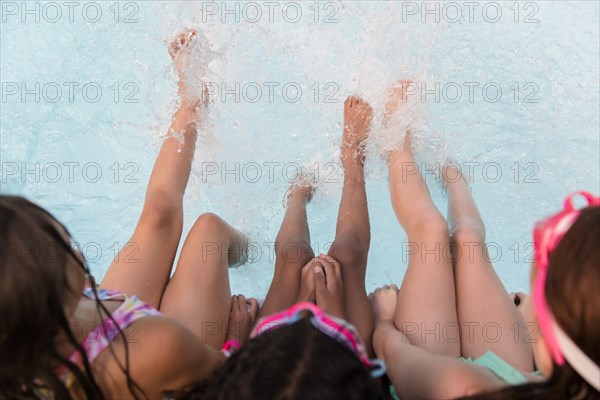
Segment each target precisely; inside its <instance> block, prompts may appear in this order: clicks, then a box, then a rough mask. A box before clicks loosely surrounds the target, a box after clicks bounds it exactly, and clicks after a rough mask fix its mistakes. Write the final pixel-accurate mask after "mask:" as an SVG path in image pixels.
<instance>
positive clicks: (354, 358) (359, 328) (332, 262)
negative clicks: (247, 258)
mask: <svg viewBox="0 0 600 400" xmlns="http://www.w3.org/2000/svg"><path fill="white" fill-rule="evenodd" d="M344 115H345V128H344V135H343V139H342V149H341V150H342V164H343V168H344V189H343V193H342V200H341V204H340V210H339V216H338V221H337V229H336V237H335V241H334V242H333V244H332V246H331V249H330V251H329V254H328V255H324V254H321V255H319V256H318V257H316V258H314V257H313V252H312V249H311V247H310V235H309V229H308V223H307V218H306V205H307V203H308V202H309V201H310V199H311V196H312V187H311V186H310V184H306V183H304V184H302V183H298V184H296V185H293V186H292V188H291V190H290V194H289V196H288V206H287V210H286V214H285V217H284V219H283V223H282V225H281V229H280V231H279V234H278V235H277V239H276V247H275V248H276V257H277V258H276V263H275V273H274V277H273V282H272V284H271V288H270V289H269V292H268V294H267V297H266V299H265V302H264V305H263V307H262V308H261V311H260V315H261V316H263V318H262V319H261V321H259V323H258V324H257V325H256V326H255V327H254V329H253V331H252V334H251V336H252V339H251V340H249V341H248V342H247V343H246V344H245V345H244V346H243V347H241V348H240V349H239V350H238V351H236V352H234V353H233V355H232V357H231V358H230V359H229V360H228V361H227V362H226V363H225V364H224V365H223V366H222V367H221V368H219V369H218V370H217V371H216V373H215V376H214V377H213V380H212V382H211V383H210V386H209V388H208V391H207V393H206V394H205V397H198V398H208V399H222V400H225V399H231V400H233V399H235V400H262V399H264V400H267V399H268V400H271V399H286V400H295V399H298V400H299V399H311V400H320V399H322V400H336V399H344V400H352V399H357V400H358V399H361V400H362V399H377V398H381V390H380V389H379V387H378V385H377V384H376V381H375V380H374V379H373V378H372V377H377V376H380V375H382V374H383V372H384V365H383V364H382V363H381V362H380V361H379V360H372V359H370V358H369V355H368V354H369V353H368V351H369V347H370V346H369V347H368V346H366V345H365V344H364V342H363V341H362V339H361V337H362V338H365V339H367V343H370V338H371V334H372V329H373V328H372V326H373V325H372V324H373V322H372V315H371V310H370V305H369V302H368V298H367V295H366V291H365V284H364V282H365V270H366V265H367V253H368V250H369V243H370V227H369V216H368V211H367V199H366V191H365V178H364V161H365V157H364V141H365V140H366V139H367V136H368V133H369V129H370V124H371V120H372V109H371V107H370V106H369V104H367V103H366V102H364V101H362V100H360V99H358V98H356V97H353V96H352V97H349V98H348V99H347V100H346V102H345V105H344ZM315 304H316V306H315ZM352 324H354V325H352ZM355 326H356V327H355ZM237 347H238V348H239V346H237ZM197 395H198V396H200V395H199V394H197Z"/></svg>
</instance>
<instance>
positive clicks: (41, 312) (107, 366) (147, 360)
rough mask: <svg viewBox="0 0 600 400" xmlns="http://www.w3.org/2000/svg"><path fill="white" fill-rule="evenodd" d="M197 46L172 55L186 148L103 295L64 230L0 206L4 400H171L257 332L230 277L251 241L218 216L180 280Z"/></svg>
mask: <svg viewBox="0 0 600 400" xmlns="http://www.w3.org/2000/svg"><path fill="white" fill-rule="evenodd" d="M195 35H196V32H194V31H186V32H184V33H182V34H181V35H178V37H177V39H176V40H175V41H174V42H173V43H172V45H171V48H170V53H171V56H172V57H173V61H174V62H175V65H176V67H177V68H178V71H179V74H180V81H179V82H180V94H181V95H182V99H181V105H180V107H179V110H178V111H177V112H176V113H175V116H174V118H173V123H172V126H171V129H172V131H173V132H178V133H182V134H183V143H180V142H179V141H178V140H177V139H175V138H174V137H173V136H172V135H170V136H169V137H168V138H167V139H165V141H164V143H163V145H162V147H161V149H160V152H159V154H158V158H157V160H156V164H155V166H154V169H153V172H152V176H151V178H150V182H149V184H148V189H147V192H146V199H145V203H144V208H143V211H142V215H141V217H140V219H139V222H138V225H137V227H136V229H135V232H134V233H133V236H132V237H131V239H130V240H129V242H128V244H127V245H126V246H125V247H124V248H123V250H122V251H121V252H120V253H119V255H118V256H117V257H116V258H115V260H114V261H113V263H112V264H111V265H110V267H109V269H108V271H107V273H106V276H105V277H104V279H103V281H102V283H101V285H100V287H99V288H98V287H96V285H95V284H94V281H93V279H92V277H91V275H90V272H89V269H88V267H87V266H86V264H85V261H84V260H83V257H82V256H81V254H80V253H79V252H77V251H75V250H74V249H73V247H72V246H71V244H70V243H71V237H70V235H69V233H68V231H67V229H66V228H65V227H64V226H63V225H62V224H61V223H60V222H58V221H57V220H56V219H55V218H54V217H53V216H52V215H51V214H50V213H48V212H47V211H45V210H44V209H42V208H41V207H39V206H37V205H35V204H33V203H31V202H29V201H27V200H25V199H24V198H21V197H13V196H2V197H0V220H1V221H2V223H1V224H0V229H1V230H0V238H1V241H2V243H1V244H2V246H1V253H0V256H1V260H2V264H1V266H0V327H1V328H0V329H1V331H0V357H1V361H0V397H1V398H9V399H20V398H54V399H64V398H66V399H69V398H87V399H104V398H108V399H116V398H119V399H126V398H145V397H148V398H160V397H161V396H162V395H163V393H164V392H165V391H166V390H177V389H181V388H185V387H188V386H192V385H193V384H195V383H197V382H200V381H202V380H203V379H205V378H206V377H208V376H209V375H210V374H211V373H212V371H213V369H214V368H216V367H217V366H218V365H220V364H221V363H222V362H224V361H225V356H224V355H223V354H222V353H221V352H220V351H219V349H220V348H221V345H222V344H223V342H224V340H225V339H243V337H241V336H240V332H242V331H243V330H245V329H247V327H248V326H250V325H251V324H252V323H253V319H254V317H255V316H256V314H257V312H258V305H257V303H256V301H255V300H250V301H249V304H250V309H249V310H247V309H246V299H245V298H244V297H243V296H239V297H237V296H236V297H234V298H233V302H232V300H231V294H230V289H229V281H228V272H227V267H228V266H230V265H234V264H237V263H240V262H242V261H243V252H244V251H243V249H244V245H245V239H244V238H243V236H242V235H241V234H240V233H239V232H237V231H236V230H234V229H233V228H232V227H230V226H229V225H228V224H226V223H225V222H223V221H222V220H221V219H219V218H218V217H217V216H215V215H211V214H205V215H203V216H201V217H200V218H198V220H197V221H196V223H195V224H194V226H193V227H192V229H191V231H190V232H189V234H188V237H187V239H186V241H185V243H184V244H183V247H182V250H181V254H180V257H179V261H178V265H177V269H176V271H175V274H174V275H173V277H172V279H171V280H169V276H170V273H171V266H172V264H173V261H174V258H175V253H176V251H177V247H178V243H179V239H180V236H181V231H182V222H183V210H182V199H183V194H184V191H185V187H186V185H187V182H188V178H189V174H190V167H191V162H192V157H193V154H194V148H195V139H196V120H197V117H198V115H199V112H200V111H202V110H203V108H205V106H206V105H205V104H201V103H200V101H199V100H198V99H195V98H190V97H188V96H187V95H186V90H185V89H186V88H185V87H184V83H183V82H184V79H183V76H182V72H183V69H182V67H181V65H182V62H181V58H182V57H185V56H186V54H187V51H188V49H189V47H188V46H189V43H190V41H191V40H192V39H193V37H194V36H195ZM182 53H183V54H182ZM178 149H179V150H180V151H178ZM209 245H210V246H213V248H219V249H223V251H222V252H220V253H219V252H214V251H213V252H208V251H205V249H206V248H207V246H209ZM42 249H43V251H42ZM47 249H51V250H52V252H51V253H50V254H51V256H49V255H48V254H49V253H48V252H47ZM108 289H110V290H108ZM82 293H83V295H82ZM232 303H233V304H232ZM230 317H231V318H230ZM230 319H231V321H230ZM230 325H231V326H236V327H239V328H240V330H239V331H237V330H232V331H229V330H228V326H230Z"/></svg>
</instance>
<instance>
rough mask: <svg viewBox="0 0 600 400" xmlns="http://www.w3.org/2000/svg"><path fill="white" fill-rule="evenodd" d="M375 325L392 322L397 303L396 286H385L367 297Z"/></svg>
mask: <svg viewBox="0 0 600 400" xmlns="http://www.w3.org/2000/svg"><path fill="white" fill-rule="evenodd" d="M369 301H370V302H371V308H372V309H373V316H374V318H375V323H378V322H380V321H393V320H394V314H395V313H396V304H397V303H398V286H396V285H391V286H390V285H385V286H383V287H381V288H378V289H375V292H373V293H371V294H370V295H369Z"/></svg>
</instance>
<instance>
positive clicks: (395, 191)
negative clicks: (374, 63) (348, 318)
mask: <svg viewBox="0 0 600 400" xmlns="http://www.w3.org/2000/svg"><path fill="white" fill-rule="evenodd" d="M409 83H410V82H409V81H405V82H402V83H401V85H400V86H399V87H398V88H396V89H394V90H393V91H392V100H391V101H392V102H395V103H396V104H399V103H400V102H399V101H398V98H400V99H403V98H405V90H406V87H407V85H408V84H409ZM391 108H392V109H394V108H395V109H397V108H398V107H397V106H394V107H391ZM410 145H411V144H410V134H409V133H407V134H406V139H405V145H404V149H403V150H398V151H395V152H393V153H392V154H391V157H390V160H389V166H390V167H389V168H390V192H391V195H392V202H393V206H394V211H395V213H396V216H397V217H398V220H399V221H400V224H401V225H402V226H403V228H404V229H405V230H406V231H407V233H408V241H409V249H410V251H409V265H408V269H407V272H406V275H405V277H404V281H403V282H402V286H401V288H400V289H398V288H397V287H396V286H395V285H392V286H386V287H384V288H382V289H378V290H377V291H375V293H374V294H373V295H372V296H371V302H372V306H373V310H374V314H375V325H376V327H375V333H374V337H373V346H374V349H375V353H376V354H377V355H378V356H379V357H381V358H382V359H384V360H385V362H386V364H387V366H388V376H389V377H390V379H391V381H392V382H393V384H394V387H395V389H396V391H397V393H398V395H399V396H400V398H407V399H416V398H426V399H448V398H456V397H464V396H468V395H473V394H478V395H477V396H475V397H477V398H481V399H484V398H485V399H507V398H517V399H521V398H522V399H532V398H536V399H565V398H576V399H597V398H599V397H600V396H599V393H598V389H599V387H600V372H599V371H598V363H599V362H600V348H599V347H598V342H597V337H598V333H599V331H600V329H599V328H600V327H599V324H600V303H599V302H598V301H593V300H591V299H593V298H594V297H595V298H596V299H597V294H598V292H599V291H600V269H599V268H598V261H599V256H600V251H599V250H600V248H599V247H598V246H597V243H598V240H599V239H600V231H599V226H598V221H599V218H600V207H598V206H599V205H600V199H598V198H597V197H594V196H591V195H589V194H587V193H583V196H584V197H585V199H586V200H587V201H588V205H589V207H587V208H585V209H584V210H582V211H578V210H575V209H574V208H573V205H572V202H571V201H572V197H570V198H569V199H568V201H567V202H566V203H565V210H564V211H563V212H561V213H560V214H558V216H555V217H552V218H551V219H549V220H546V221H544V222H542V223H540V224H539V225H538V226H537V227H536V230H535V232H534V241H535V249H536V253H535V256H536V257H535V259H536V262H535V263H534V265H533V267H532V290H533V304H532V303H531V302H530V301H529V300H527V299H525V300H524V303H525V304H524V305H523V307H524V313H523V314H524V315H525V318H523V316H522V315H521V313H520V312H519V311H518V309H517V307H515V302H514V301H513V300H512V299H511V297H510V296H509V295H508V294H507V293H506V291H505V289H504V287H503V286H502V283H501V282H500V280H499V279H498V276H497V275H496V273H495V271H494V267H493V265H492V264H491V262H490V259H489V256H488V254H487V249H486V247H485V229H484V225H483V221H482V219H481V216H480V215H479V212H478V210H477V207H476V206H475V203H474V201H473V198H472V197H471V194H470V192H469V188H468V185H467V182H466V180H465V179H464V177H463V176H462V175H461V173H460V171H459V170H458V169H457V168H455V167H453V166H452V165H447V166H446V167H445V168H444V170H443V173H442V178H443V181H444V184H445V187H446V189H447V192H448V225H449V226H448V225H446V221H445V220H444V219H443V217H442V216H441V215H440V213H439V212H438V211H437V209H436V208H435V206H434V204H433V202H432V201H431V198H430V197H429V193H428V191H427V187H426V185H425V184H424V182H423V180H422V178H421V176H420V174H419V173H418V169H417V167H416V163H415V161H414V157H413V154H412V150H411V147H410ZM407 171H408V173H407ZM450 234H451V236H450ZM563 235H564V238H563ZM451 240H452V244H453V247H454V249H453V250H454V251H453V254H452V256H448V253H445V252H444V250H445V249H448V248H450V247H449V245H450V243H451V242H450V241H451ZM410 246H413V247H410ZM518 299H519V301H520V300H522V299H523V296H518ZM532 305H533V307H532ZM536 320H537V321H539V322H540V328H541V335H540V336H537V335H534V334H535V333H537V332H536V331H537V328H536V327H537V324H535V323H534V321H536ZM526 322H527V323H526ZM490 326H491V327H493V329H490V328H489V327H490ZM532 342H533V348H532V345H531V343H532ZM550 355H551V356H552V358H551V357H550ZM459 359H460V360H459ZM534 359H535V366H536V367H537V368H539V370H540V371H541V373H542V375H543V376H545V377H550V379H549V380H544V379H543V378H542V377H540V376H539V375H537V374H533V371H534ZM565 359H566V361H567V363H565ZM511 385H516V386H511ZM484 392H487V393H489V394H481V393H484Z"/></svg>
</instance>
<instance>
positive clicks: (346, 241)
mask: <svg viewBox="0 0 600 400" xmlns="http://www.w3.org/2000/svg"><path fill="white" fill-rule="evenodd" d="M329 254H331V256H332V257H333V258H335V259H336V260H338V261H339V263H340V264H342V267H345V266H348V267H356V266H366V265H367V256H368V254H369V243H368V242H366V243H365V242H363V241H361V240H360V239H359V238H357V237H342V238H339V237H337V238H336V239H335V242H334V243H333V245H332V246H331V249H330V251H329Z"/></svg>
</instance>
